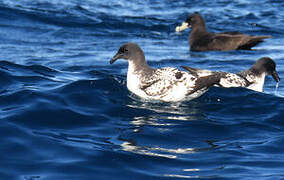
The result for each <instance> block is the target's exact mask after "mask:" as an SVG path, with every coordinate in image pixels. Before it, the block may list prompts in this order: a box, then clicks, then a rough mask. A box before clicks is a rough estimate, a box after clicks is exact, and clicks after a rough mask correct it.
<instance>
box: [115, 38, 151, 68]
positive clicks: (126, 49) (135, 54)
mask: <svg viewBox="0 0 284 180" xmlns="http://www.w3.org/2000/svg"><path fill="white" fill-rule="evenodd" d="M117 59H125V60H128V61H137V62H139V61H141V62H143V61H145V56H144V53H143V51H142V49H141V48H140V47H139V46H138V45H137V44H135V43H126V44H123V45H122V46H120V48H119V49H118V51H117V53H116V54H115V55H114V56H113V58H111V60H110V64H112V63H114V62H115V61H116V60H117Z"/></svg>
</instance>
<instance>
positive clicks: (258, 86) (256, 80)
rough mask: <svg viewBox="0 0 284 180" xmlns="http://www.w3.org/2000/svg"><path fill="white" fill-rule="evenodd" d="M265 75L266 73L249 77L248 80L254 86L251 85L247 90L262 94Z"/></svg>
mask: <svg viewBox="0 0 284 180" xmlns="http://www.w3.org/2000/svg"><path fill="white" fill-rule="evenodd" d="M265 75H266V74H265V73H262V74H261V75H260V76H252V75H247V77H246V79H247V80H248V81H250V82H252V84H251V85H249V86H248V87H247V88H248V89H251V90H254V91H258V92H262V91H263V85H264V81H265Z"/></svg>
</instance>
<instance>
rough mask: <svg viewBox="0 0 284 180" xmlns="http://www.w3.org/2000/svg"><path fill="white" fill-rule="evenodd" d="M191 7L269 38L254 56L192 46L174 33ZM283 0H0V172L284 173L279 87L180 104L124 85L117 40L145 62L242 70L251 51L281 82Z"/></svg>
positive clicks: (132, 175)
mask: <svg viewBox="0 0 284 180" xmlns="http://www.w3.org/2000/svg"><path fill="white" fill-rule="evenodd" d="M195 11H199V12H200V13H201V14H202V15H203V16H204V18H205V19H206V21H207V26H208V29H209V30H210V31H213V32H219V31H241V32H244V33H248V34H254V35H272V36H273V38H272V39H267V40H265V42H264V43H262V44H260V45H258V46H257V47H255V48H254V49H255V50H254V51H229V52H189V51H188V49H189V48H188V42H187V38H188V33H189V31H186V32H182V33H175V32H174V29H175V26H176V25H179V24H180V23H181V22H182V21H183V20H185V18H186V17H187V15H188V14H190V13H193V12H195ZM283 23H284V2H283V1H281V0H259V1H254V0H250V1H243V0H242V1H236V0H232V1H224V0H213V1H200V0H193V1H168V0H166V1H150V0H145V1H142V2H130V1H128V0H120V1H118V0H108V1H95V0H93V1H92V0H87V1H81V0H66V1H59V0H50V1H47V0H38V1H32V0H21V1H14V0H3V1H1V2H0V38H1V40H0V49H1V53H0V60H1V61H0V84H1V86H0V179H1V180H2V179H3V180H6V179H7V180H10V179H15V180H57V179H58V180H67V179H68V180H70V179H80V180H87V179H118V180H119V179H135V180H137V179H141V180H144V179H155V180H156V179H188V178H196V179H198V178H204V179H211V178H212V179H283V178H284V153H283V152H284V98H283V97H284V84H283V83H282V82H280V84H279V88H278V89H277V90H276V88H275V82H274V80H273V79H272V77H267V78H266V82H265V86H264V93H258V92H254V91H250V90H247V89H242V88H231V89H222V88H212V89H210V90H209V92H207V93H206V94H205V95H203V96H202V97H200V98H197V99H195V100H193V101H186V102H179V103H162V102H147V101H143V100H142V99H139V98H137V97H135V96H133V95H132V94H131V93H130V92H129V91H128V90H127V88H126V72H127V63H126V61H123V60H120V61H117V63H115V64H114V65H110V64H109V60H110V58H111V57H112V56H113V55H114V54H115V53H116V51H117V49H118V48H119V46H120V45H122V44H123V43H125V42H129V41H131V42H136V43H138V44H139V45H140V46H141V47H142V49H143V50H144V52H145V55H146V58H147V60H148V62H149V64H150V65H151V66H153V67H166V66H173V67H179V66H181V65H188V66H192V67H197V68H206V69H211V70H220V71H230V72H238V71H241V70H244V69H247V68H249V67H250V66H251V65H252V64H253V63H254V62H255V61H256V60H257V59H258V58H260V57H263V56H269V57H271V58H273V59H274V60H275V61H276V64H277V71H278V73H279V76H280V77H281V78H282V79H284V51H283V50H284V27H283Z"/></svg>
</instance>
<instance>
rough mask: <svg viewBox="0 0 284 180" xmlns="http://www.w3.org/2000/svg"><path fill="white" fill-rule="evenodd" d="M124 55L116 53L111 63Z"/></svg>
mask: <svg viewBox="0 0 284 180" xmlns="http://www.w3.org/2000/svg"><path fill="white" fill-rule="evenodd" d="M122 56H123V55H122V54H120V53H116V55H114V56H113V58H111V60H110V62H109V63H110V64H112V63H114V62H115V61H116V60H118V59H120V58H121V57H122Z"/></svg>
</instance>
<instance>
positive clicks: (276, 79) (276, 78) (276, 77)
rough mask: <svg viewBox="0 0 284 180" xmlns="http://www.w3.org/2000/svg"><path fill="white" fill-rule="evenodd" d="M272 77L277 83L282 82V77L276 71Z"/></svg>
mask: <svg viewBox="0 0 284 180" xmlns="http://www.w3.org/2000/svg"><path fill="white" fill-rule="evenodd" d="M271 75H272V77H273V79H274V80H275V81H276V82H279V81H280V77H279V76H278V74H277V72H276V71H273V72H272V74H271Z"/></svg>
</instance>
